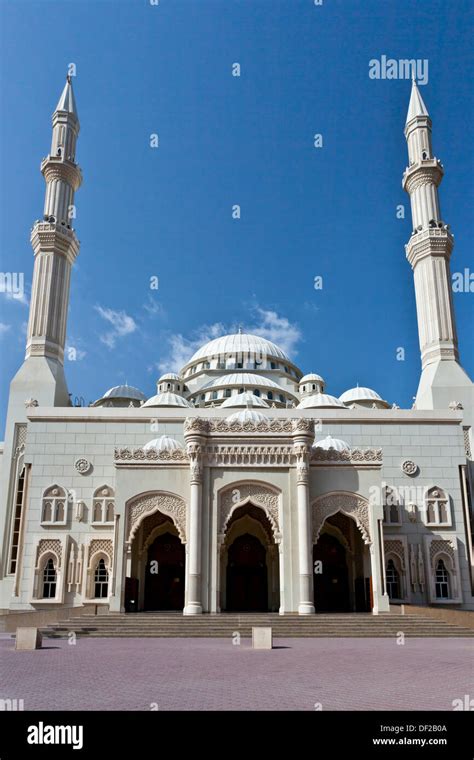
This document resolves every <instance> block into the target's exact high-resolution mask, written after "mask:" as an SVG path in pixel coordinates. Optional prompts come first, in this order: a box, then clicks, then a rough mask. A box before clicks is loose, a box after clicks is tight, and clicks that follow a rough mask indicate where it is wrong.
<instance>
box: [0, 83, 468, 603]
mask: <svg viewBox="0 0 474 760" xmlns="http://www.w3.org/2000/svg"><path fill="white" fill-rule="evenodd" d="M414 88H415V90H416V92H415V95H413V94H412V102H411V103H410V113H409V117H410V121H409V128H408V129H407V136H408V140H409V148H410V168H409V170H408V174H409V177H408V178H407V176H405V179H404V182H405V185H406V186H407V190H408V191H409V192H410V193H411V194H412V195H413V196H415V197H414V198H412V207H413V214H414V224H416V225H418V226H421V230H419V231H418V232H417V235H418V234H419V241H418V240H416V241H415V242H413V241H411V242H410V244H409V246H408V248H407V255H408V257H409V259H410V262H411V264H412V266H413V267H414V270H415V288H416V290H417V307H418V317H419V322H420V328H419V329H420V342H421V351H422V359H423V374H422V383H421V385H423V388H422V392H419V397H417V402H416V406H415V408H413V409H410V410H402V409H398V408H396V407H391V406H390V404H389V403H388V402H387V401H384V400H383V399H382V398H381V397H380V396H379V395H378V394H377V393H375V391H373V390H371V389H368V388H355V389H351V390H350V391H347V392H346V393H345V394H342V396H341V397H340V398H339V399H337V398H336V397H334V396H331V395H329V394H328V393H326V391H325V381H324V380H323V378H321V377H320V376H319V375H315V374H314V373H311V374H309V375H305V376H304V377H303V373H302V372H301V371H300V369H299V368H298V367H297V366H296V365H295V364H294V363H292V362H291V360H290V359H289V357H287V356H286V354H285V353H284V352H283V351H282V350H281V349H280V348H279V347H278V346H275V345H274V344H272V343H271V342H269V341H266V340H264V339H262V338H259V337H258V336H251V335H245V334H242V333H237V334H236V335H231V336H224V337H223V338H220V339H218V340H217V341H211V343H210V344H208V345H206V346H203V348H202V349H200V351H198V352H197V353H196V354H195V356H194V357H193V358H192V359H191V360H190V361H189V362H188V364H187V365H186V366H185V367H184V368H183V369H182V371H181V372H180V373H178V374H173V373H169V374H167V375H164V376H163V377H161V378H160V379H159V380H158V384H157V385H158V387H157V391H158V392H157V395H156V396H153V397H151V398H150V399H148V400H145V399H146V397H145V396H144V394H142V393H141V391H139V390H137V389H133V388H129V387H128V386H126V385H125V386H117V387H115V388H113V389H110V390H109V391H107V392H106V393H104V394H103V395H102V396H101V397H100V398H99V399H98V401H97V402H95V404H93V405H92V406H90V407H88V408H76V407H71V406H68V405H67V403H66V401H65V399H67V387H66V384H65V378H64V373H63V364H62V362H63V351H64V340H65V329H66V325H65V320H66V314H67V303H68V297H69V269H70V264H71V260H72V258H71V257H73V256H74V257H75V256H76V255H77V253H78V244H77V240H76V238H75V234H74V231H73V230H69V228H68V227H67V224H66V231H64V230H61V229H58V226H59V227H61V225H62V221H65V222H67V218H68V217H67V214H66V210H67V208H68V207H69V206H70V204H72V202H73V196H74V190H75V189H77V187H78V186H79V184H80V170H79V169H78V167H77V165H76V164H75V163H74V161H75V158H74V152H75V140H76V137H77V133H78V129H79V121H78V118H77V112H76V106H75V102H74V97H73V95H72V86H71V83H70V81H68V82H67V83H66V87H65V90H64V92H63V94H62V96H61V99H60V102H59V103H58V107H57V110H56V112H55V114H54V116H53V147H52V151H53V150H54V156H53V158H51V156H50V157H48V158H47V159H45V160H44V162H43V164H42V166H43V170H44V174H45V179H46V181H47V183H48V188H47V197H46V207H45V208H47V213H46V216H47V219H46V216H45V220H44V221H43V222H38V223H36V225H35V227H34V234H33V236H32V239H33V247H34V253H35V272H34V280H33V292H32V303H31V314H30V328H29V333H28V341H27V355H26V359H25V362H24V364H23V365H22V367H21V369H20V370H19V372H18V373H17V375H16V377H15V378H14V379H13V381H12V384H11V390H10V401H9V408H8V418H7V426H6V436H5V444H4V449H3V456H2V458H1V461H2V465H1V499H2V501H1V510H0V528H1V531H2V533H1V544H0V547H1V562H0V608H1V609H8V610H31V609H51V608H54V607H57V606H61V605H62V606H65V607H73V606H74V607H78V606H79V607H80V606H83V605H92V604H93V605H103V606H105V607H106V608H108V609H110V610H111V611H120V610H127V611H131V610H142V609H163V610H167V609H182V611H183V613H184V614H188V615H194V614H201V613H203V612H204V613H219V612H224V611H226V610H234V611H236V610H242V611H244V610H255V611H257V610H270V611H278V612H280V613H281V614H286V613H295V612H298V613H299V614H301V615H307V614H313V613H314V612H315V611H316V612H319V611H341V612H342V611H369V610H371V611H372V612H373V613H374V614H378V613H383V612H387V611H388V610H389V603H390V599H391V600H392V601H393V602H394V603H406V604H410V603H411V604H417V605H419V604H422V605H423V604H442V605H454V606H457V607H460V608H463V609H474V597H473V581H474V575H473V554H472V535H471V527H470V520H469V509H470V502H469V493H470V478H471V477H472V443H471V442H472V437H471V427H470V425H471V417H472V383H471V382H470V380H469V378H467V375H466V374H465V373H464V371H463V370H462V368H461V367H460V365H459V363H458V349H457V338H456V332H455V323H454V312H453V309H452V299H451V296H450V290H449V281H450V276H449V254H450V252H451V247H452V240H451V238H450V233H449V231H446V230H444V229H443V230H441V232H442V235H441V232H440V233H439V235H438V237H440V235H441V238H442V241H444V242H442V245H441V244H440V245H438V242H439V241H438V240H436V241H434V236H430V235H428V236H425V234H424V233H425V228H426V230H429V229H431V228H430V218H428V217H430V214H435V213H436V214H439V202H438V198H437V184H439V181H440V177H441V175H440V170H439V168H438V165H437V164H436V162H435V163H433V162H434V159H432V157H431V132H430V130H429V134H428V131H427V129H428V128H427V124H428V121H429V117H428V115H427V111H426V108H425V106H424V104H423V102H422V101H421V96H420V95H419V92H418V91H417V89H416V85H414ZM420 102H421V105H420ZM417 110H418V111H419V112H420V113H419V114H418V115H417ZM418 127H419V128H420V129H421V130H424V132H423V135H425V136H424V137H423V135H422V136H421V137H420V138H419V135H417V134H416V130H417V129H418ZM60 129H62V130H63V131H62V132H61V131H60ZM425 133H426V134H425ZM418 138H419V139H418ZM428 138H429V139H428ZM423 140H424V142H423ZM61 141H62V142H61ZM62 148H64V150H62ZM58 150H59V151H60V152H59V153H58ZM419 150H422V151H425V150H426V151H427V152H426V157H422V156H418V155H417V151H419ZM65 151H66V152H65ZM68 151H69V152H68ZM71 151H72V152H71ZM53 159H54V160H53ZM418 160H419V162H424V161H427V162H429V166H428V165H427V166H426V167H424V168H423V172H424V173H422V176H421V174H420V172H418V169H417V164H416V162H417V161H418ZM430 162H431V163H430ZM53 164H54V171H53V170H52V169H51V166H53ZM58 167H59V168H58ZM425 170H426V171H425ZM417 172H418V173H417ZM415 175H416V176H415ZM416 177H418V180H419V181H418V180H416ZM420 177H421V179H420ZM415 180H416V181H415ZM421 180H423V182H422V185H423V183H425V184H424V185H423V187H425V185H426V183H428V184H429V183H431V184H430V188H429V192H428V191H427V190H426V188H425V190H423V192H421V191H420V190H419V187H421V185H420V182H421ZM52 183H55V184H54V187H52ZM430 204H431V205H430ZM427 210H429V211H430V213H428V215H427ZM425 212H426V213H425ZM44 225H46V227H47V229H46V227H45V229H44V230H43V226H44ZM63 226H64V225H63ZM437 229H441V228H437ZM46 233H47V234H46ZM432 237H433V242H432V241H431V238H432ZM63 238H64V239H63ZM421 238H423V239H421ZM425 238H426V239H425ZM65 241H66V242H65ZM42 261H43V263H42ZM440 262H441V264H440ZM420 267H421V268H420ZM48 294H49V296H50V299H53V300H48V297H47V295H48ZM426 299H429V304H427V303H426ZM58 303H59V305H58ZM54 304H56V305H54ZM53 305H54V308H53ZM437 309H438V310H440V311H441V312H442V315H443V320H442V321H441V322H440V321H439V320H437V317H436V314H437ZM53 312H54V314H53ZM48 315H53V316H54V319H53V316H51V318H50V316H48ZM430 319H431V320H434V321H435V324H434V325H430V324H429V320H430ZM440 330H441V332H440ZM441 365H445V367H444V368H443V367H442V366H441ZM425 373H428V375H429V377H430V378H433V377H434V376H436V377H438V378H440V377H443V378H445V379H446V378H447V380H446V385H444V386H442V387H441V390H439V391H438V389H435V390H433V387H432V386H429V388H428V389H427V386H426V383H427V382H428V380H427V379H426V378H427V377H428V375H426V374H425ZM430 373H431V374H430ZM423 378H424V379H423ZM450 378H451V379H452V382H451V380H450ZM461 380H462V382H461ZM420 387H421V386H420ZM420 393H421V395H420ZM328 436H330V437H329V438H328Z"/></svg>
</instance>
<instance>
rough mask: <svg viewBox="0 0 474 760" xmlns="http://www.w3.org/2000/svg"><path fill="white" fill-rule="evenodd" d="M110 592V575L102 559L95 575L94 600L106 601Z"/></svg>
mask: <svg viewBox="0 0 474 760" xmlns="http://www.w3.org/2000/svg"><path fill="white" fill-rule="evenodd" d="M108 592H109V574H108V572H107V568H106V567H105V561H104V560H103V559H100V560H99V561H98V563H97V566H96V568H95V573H94V599H106V598H107V596H108Z"/></svg>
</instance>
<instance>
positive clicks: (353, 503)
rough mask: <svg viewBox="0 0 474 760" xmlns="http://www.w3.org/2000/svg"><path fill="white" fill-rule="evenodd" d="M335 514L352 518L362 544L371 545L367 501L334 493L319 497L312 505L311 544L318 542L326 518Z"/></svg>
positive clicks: (344, 492) (346, 493) (354, 495)
mask: <svg viewBox="0 0 474 760" xmlns="http://www.w3.org/2000/svg"><path fill="white" fill-rule="evenodd" d="M335 512H343V513H344V514H345V515H347V516H348V517H352V518H353V519H354V520H355V521H356V523H357V526H358V528H359V530H360V532H361V534H362V538H363V540H364V543H365V544H370V543H371V534H370V526H369V504H368V501H367V500H366V499H364V498H363V497H362V496H359V495H358V494H355V493H350V492H347V491H334V492H333V493H329V494H325V495H324V496H319V497H318V498H317V499H316V501H314V502H313V504H312V516H313V544H316V543H317V542H318V538H319V534H320V532H321V528H322V527H323V524H324V521H325V520H326V518H328V517H330V516H331V515H333V514H335Z"/></svg>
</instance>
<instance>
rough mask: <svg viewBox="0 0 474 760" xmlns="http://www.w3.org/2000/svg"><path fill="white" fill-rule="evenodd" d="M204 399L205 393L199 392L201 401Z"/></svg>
mask: <svg viewBox="0 0 474 760" xmlns="http://www.w3.org/2000/svg"><path fill="white" fill-rule="evenodd" d="M205 400H206V394H205V393H201V401H205Z"/></svg>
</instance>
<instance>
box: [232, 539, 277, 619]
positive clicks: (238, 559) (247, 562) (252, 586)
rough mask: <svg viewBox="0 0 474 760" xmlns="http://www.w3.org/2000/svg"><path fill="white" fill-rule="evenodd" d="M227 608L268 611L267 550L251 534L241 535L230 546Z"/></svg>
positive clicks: (243, 610) (245, 610)
mask: <svg viewBox="0 0 474 760" xmlns="http://www.w3.org/2000/svg"><path fill="white" fill-rule="evenodd" d="M226 609H227V610H233V611H241V612H262V611H265V612H266V611H267V610H268V579H267V563H266V549H265V547H264V546H263V544H262V543H261V542H260V541H259V540H258V538H256V537H255V536H252V535H251V534H250V533H245V534H244V535H243V536H239V537H238V538H236V539H235V541H234V542H233V544H232V545H231V546H230V547H229V551H228V562H227V586H226Z"/></svg>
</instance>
